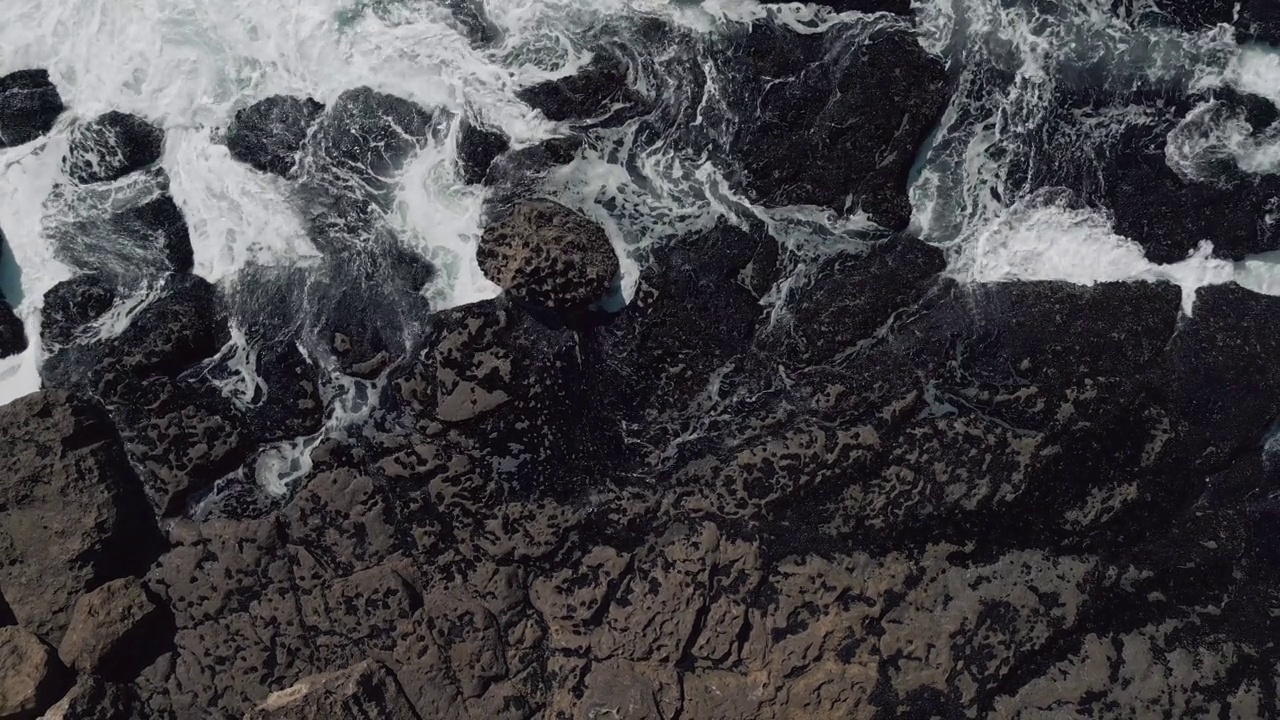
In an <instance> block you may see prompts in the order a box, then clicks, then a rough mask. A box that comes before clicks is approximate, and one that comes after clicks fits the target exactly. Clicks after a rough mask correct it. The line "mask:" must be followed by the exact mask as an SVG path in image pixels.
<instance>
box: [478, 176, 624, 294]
mask: <svg viewBox="0 0 1280 720" xmlns="http://www.w3.org/2000/svg"><path fill="white" fill-rule="evenodd" d="M476 257H477V259H478V260H479V262H480V269H481V270H482V271H483V272H484V274H485V277H487V278H489V279H490V280H492V281H493V282H495V283H497V284H498V285H499V286H501V287H502V289H503V290H505V291H507V292H508V293H509V294H510V295H511V296H512V297H514V298H515V299H516V300H520V301H523V302H527V303H530V304H532V305H537V306H540V307H544V308H548V309H551V310H573V309H581V308H585V307H586V306H588V305H590V304H592V303H594V302H596V301H598V300H600V299H602V298H604V297H605V295H607V294H608V293H609V290H610V288H611V287H612V286H613V281H614V278H615V277H617V275H618V269H619V266H618V256H617V255H616V254H614V252H613V246H612V245H611V244H610V243H609V237H608V236H607V235H606V234H605V231H604V228H602V227H600V226H599V225H597V224H596V223H594V222H592V221H591V220H589V219H587V217H586V216H585V215H583V214H581V213H579V212H576V211H574V210H570V209H569V208H567V207H565V206H563V205H560V204H558V203H554V202H551V201H549V200H530V201H525V202H522V203H520V204H519V205H517V206H516V207H515V208H514V209H513V210H512V211H511V213H510V214H508V215H507V216H506V217H505V218H503V219H502V220H500V221H498V222H496V223H493V224H491V225H490V226H489V227H487V228H485V231H484V235H483V236H482V237H481V238H480V247H479V249H478V250H477V252H476Z"/></svg>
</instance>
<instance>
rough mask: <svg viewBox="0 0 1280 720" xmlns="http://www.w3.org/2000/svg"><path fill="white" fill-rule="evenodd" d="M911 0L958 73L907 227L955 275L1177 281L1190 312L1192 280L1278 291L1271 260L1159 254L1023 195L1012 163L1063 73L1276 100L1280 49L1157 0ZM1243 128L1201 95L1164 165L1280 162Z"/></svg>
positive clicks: (928, 35)
mask: <svg viewBox="0 0 1280 720" xmlns="http://www.w3.org/2000/svg"><path fill="white" fill-rule="evenodd" d="M913 6H914V9H915V11H916V13H917V15H918V16H919V17H920V19H921V25H922V28H921V31H920V36H921V42H922V43H923V44H924V45H925V47H926V48H928V49H930V50H932V51H934V52H937V53H939V54H941V55H942V56H943V57H944V58H945V59H947V60H949V61H950V62H951V63H952V67H953V69H955V70H956V71H957V72H958V74H959V77H958V83H957V90H956V94H955V96H954V98H953V100H952V104H951V107H950V108H949V110H948V112H947V116H946V117H945V118H944V120H943V122H942V124H941V129H940V131H939V132H938V133H937V135H936V136H935V138H934V143H933V145H932V146H931V147H929V148H926V149H925V151H924V153H923V160H922V162H921V163H920V167H919V170H918V173H917V175H916V177H915V179H914V181H913V183H912V186H911V201H912V207H913V218H912V229H913V231H914V232H916V233H918V234H919V235H920V236H921V237H923V238H925V239H927V240H930V241H932V242H935V243H938V244H940V245H943V246H945V247H947V248H948V249H949V251H950V253H951V258H952V260H951V268H950V272H951V274H953V275H954V276H956V277H958V278H961V279H964V280H968V281H974V282H992V281H1001V280H1017V279H1021V280H1032V279H1035V280H1065V281H1068V282H1074V283H1081V284H1092V283H1095V282H1103V281H1108V280H1163V281H1170V282H1174V283H1177V284H1178V285H1180V286H1181V287H1182V289H1183V297H1184V307H1185V308H1186V309H1187V310H1188V311H1190V309H1191V303H1192V302H1193V299H1194V297H1195V292H1196V290H1197V289H1198V288H1200V287H1203V286H1204V285H1207V284H1216V283H1226V282H1232V281H1237V282H1240V283H1242V284H1245V285H1246V286H1248V287H1251V288H1254V289H1256V290H1258V291H1259V292H1265V293H1274V292H1276V291H1277V290H1278V289H1280V281H1277V280H1276V279H1275V278H1277V277H1280V275H1278V272H1280V271H1277V269H1276V268H1277V264H1276V262H1275V260H1274V259H1273V258H1268V257H1259V258H1250V259H1247V260H1246V261H1243V262H1240V263H1232V262H1230V261H1224V260H1219V259H1215V258H1212V257H1210V255H1209V252H1210V250H1211V248H1209V247H1207V246H1203V245H1202V246H1201V247H1200V248H1199V249H1197V251H1196V252H1194V253H1193V254H1192V255H1191V256H1190V257H1188V258H1187V259H1185V260H1183V261H1181V262H1178V263H1173V264H1169V265H1157V264H1155V263H1152V262H1150V261H1148V260H1147V259H1146V258H1145V257H1144V256H1143V253H1142V249H1141V248H1140V247H1139V246H1138V245H1137V244H1135V243H1133V242H1130V241H1129V240H1128V239H1126V238H1123V237H1119V236H1117V235H1116V234H1115V233H1114V232H1113V231H1112V229H1111V222H1110V218H1108V217H1106V216H1105V214H1103V213H1100V212H1098V211H1091V210H1084V209H1079V208H1078V207H1076V206H1075V204H1074V203H1073V202H1072V201H1071V198H1070V197H1069V195H1064V194H1063V193H1062V192H1051V191H1050V192H1045V191H1040V192H1035V193H1032V194H1031V195H1024V194H1023V193H1022V191H1021V188H1020V186H1019V185H1018V183H1019V182H1021V181H1022V180H1023V178H1022V177H1020V176H1019V175H1018V174H1017V173H1010V171H1009V167H1010V163H1009V158H1010V157H1011V156H1013V157H1016V156H1017V155H1018V154H1019V153H1022V154H1024V155H1032V154H1034V153H1035V152H1036V151H1037V150H1038V148H1036V147H1034V146H1033V145H1031V144H1029V143H1033V142H1038V140H1036V138H1035V136H1034V135H1031V134H1029V133H1028V129H1029V128H1033V127H1035V119H1036V118H1038V117H1040V116H1041V115H1042V114H1044V113H1047V112H1053V111H1054V102H1055V101H1054V97H1053V94H1052V91H1053V88H1054V83H1056V82H1059V78H1060V77H1062V76H1064V75H1065V74H1076V75H1081V74H1083V75H1085V76H1087V77H1095V76H1096V78H1097V82H1102V81H1103V80H1105V81H1106V82H1108V83H1125V82H1129V83H1133V84H1134V85H1135V86H1137V84H1138V83H1140V82H1148V81H1166V82H1176V83H1180V84H1181V85H1182V86H1184V87H1186V88H1188V89H1189V90H1201V91H1203V90H1206V89H1210V88H1213V87H1217V86H1220V85H1224V84H1228V85H1233V86H1235V87H1237V88H1238V89H1240V90H1242V91H1245V92H1252V93H1257V94H1260V95H1263V96H1265V97H1269V98H1271V99H1272V100H1273V101H1280V93H1278V92H1277V90H1276V87H1278V86H1280V85H1277V83H1276V82H1275V81H1276V80H1277V79H1280V55H1278V54H1277V53H1276V51H1275V50H1273V49H1269V48H1258V47H1244V48H1241V47H1239V46H1237V45H1236V44H1235V42H1234V39H1233V37H1232V35H1231V32H1230V30H1229V29H1228V28H1226V27H1219V28H1213V29H1210V30H1206V31H1203V32H1199V33H1184V32H1180V31H1178V30H1176V29H1171V28H1168V27H1166V26H1164V25H1162V24H1161V23H1160V22H1159V20H1160V18H1159V17H1158V9H1157V8H1156V7H1155V5H1154V4H1153V3H1151V2H1138V3H1135V5H1134V7H1133V11H1132V13H1131V14H1130V15H1128V16H1125V15H1122V14H1118V13H1116V12H1115V11H1114V10H1113V9H1112V8H1110V7H1107V4H1106V3H1096V2H1092V1H1091V0H1064V1H1063V2H1057V3H1046V4H1037V3H1018V4H1014V5H1010V4H1008V3H1000V2H995V1H994V0H976V1H974V2H959V1H958V0H916V1H915V2H913ZM975 68H986V69H987V70H985V71H982V72H979V71H978V70H975ZM992 68H994V69H996V70H997V72H994V73H993V72H991V71H990V69H992ZM1002 73H1004V74H1003V75H1002ZM1141 119H1142V117H1141V115H1140V110H1139V108H1137V107H1136V106H1133V107H1130V108H1121V109H1120V110H1119V111H1118V112H1116V113H1114V114H1112V115H1110V116H1107V115H1101V116H1100V117H1098V118H1097V119H1096V121H1095V122H1094V123H1093V124H1086V125H1084V126H1083V128H1084V130H1083V131H1084V132H1088V133H1094V134H1096V135H1097V136H1098V137H1101V136H1103V135H1104V134H1110V133H1118V132H1119V131H1120V130H1121V129H1122V128H1123V127H1125V126H1126V125H1128V124H1129V123H1132V122H1135V121H1140V120H1141ZM1248 132H1249V129H1248V126H1247V124H1245V123H1243V122H1242V121H1241V120H1240V119H1239V118H1235V117H1231V116H1229V115H1226V114H1223V113H1219V112H1217V111H1216V109H1215V108H1214V107H1213V106H1212V103H1206V104H1204V105H1202V107H1201V108H1198V109H1197V110H1196V111H1194V112H1193V113H1192V114H1191V116H1189V117H1188V118H1187V119H1186V120H1185V121H1184V122H1183V123H1182V125H1181V126H1180V127H1179V128H1178V129H1177V130H1175V132H1174V133H1173V134H1172V135H1171V137H1170V143H1169V153H1168V154H1169V164H1170V166H1171V167H1173V168H1174V169H1175V170H1177V171H1178V172H1179V173H1180V174H1181V175H1183V176H1184V177H1188V178H1197V177H1199V176H1201V175H1202V174H1203V172H1204V171H1205V168H1209V167H1212V166H1213V163H1215V162H1219V161H1220V160H1221V159H1222V158H1228V159H1234V161H1235V162H1236V163H1237V164H1238V165H1239V167H1240V168H1241V169H1244V170H1246V171H1249V172H1275V171H1276V170H1277V169H1280V139H1276V138H1264V139H1263V140H1261V141H1258V140H1256V139H1250V138H1249V137H1248ZM1085 139H1086V138H1083V137H1082V138H1079V139H1078V140H1075V141H1076V142H1079V141H1083V140H1085Z"/></svg>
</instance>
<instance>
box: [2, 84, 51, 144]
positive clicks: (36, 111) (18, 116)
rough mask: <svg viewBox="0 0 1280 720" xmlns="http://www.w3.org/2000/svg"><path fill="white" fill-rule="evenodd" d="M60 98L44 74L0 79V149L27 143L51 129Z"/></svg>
mask: <svg viewBox="0 0 1280 720" xmlns="http://www.w3.org/2000/svg"><path fill="white" fill-rule="evenodd" d="M62 110H63V105H62V98H61V97H60V96H59V95H58V89H57V88H56V87H54V85H53V83H52V82H50V81H49V73H48V71H46V70H19V71H17V72H14V73H9V74H8V75H5V76H4V77H0V148H7V147H13V146H15V145H22V144H24V143H29V142H31V141H32V140H35V139H36V138H38V137H40V136H41V135H44V134H45V133H47V132H49V130H51V129H52V128H53V123H54V121H55V120H57V119H58V115H60V114H62Z"/></svg>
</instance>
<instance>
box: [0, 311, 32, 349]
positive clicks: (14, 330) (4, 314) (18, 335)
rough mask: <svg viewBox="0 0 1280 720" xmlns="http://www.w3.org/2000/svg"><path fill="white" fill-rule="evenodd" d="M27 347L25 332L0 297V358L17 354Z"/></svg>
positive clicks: (14, 314) (20, 321)
mask: <svg viewBox="0 0 1280 720" xmlns="http://www.w3.org/2000/svg"><path fill="white" fill-rule="evenodd" d="M26 349H27V333H26V330H25V329H23V327H22V320H21V319H20V318H19V317H18V316H17V314H16V313H14V311H13V308H11V307H9V304H8V303H7V302H5V301H4V300H3V299H0V358H6V357H10V356H12V355H17V354H18V353H20V352H22V351H23V350H26Z"/></svg>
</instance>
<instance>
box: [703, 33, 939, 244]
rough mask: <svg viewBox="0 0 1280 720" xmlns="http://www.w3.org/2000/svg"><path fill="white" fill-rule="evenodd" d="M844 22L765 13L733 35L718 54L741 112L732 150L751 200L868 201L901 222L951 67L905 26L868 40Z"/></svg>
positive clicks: (888, 221)
mask: <svg viewBox="0 0 1280 720" xmlns="http://www.w3.org/2000/svg"><path fill="white" fill-rule="evenodd" d="M845 27H846V26H843V25H837V26H835V27H833V28H832V29H830V30H827V31H826V32H824V33H815V34H800V33H796V32H793V31H791V30H788V29H785V28H782V27H778V26H775V25H772V24H756V25H753V26H751V28H750V31H749V32H740V33H738V34H737V35H734V36H733V37H732V39H731V40H730V42H731V44H730V46H729V47H726V48H723V49H721V50H720V51H719V52H718V55H719V56H720V57H718V58H717V62H719V63H722V64H723V68H722V72H723V73H724V74H725V75H726V76H727V77H728V78H730V83H731V84H730V86H729V87H728V88H727V89H726V91H725V92H726V99H725V102H726V103H727V110H728V112H729V113H730V116H731V117H732V118H735V119H738V120H739V121H738V122H737V123H735V124H734V125H733V126H732V128H733V130H732V136H731V137H728V138H727V142H728V147H727V148H726V150H725V152H727V153H729V156H730V157H734V158H736V159H737V161H738V162H739V163H740V167H739V168H737V169H738V170H739V171H740V172H739V173H738V174H737V177H736V180H737V182H738V184H740V185H741V186H742V188H743V189H744V190H745V191H746V192H747V194H748V196H749V197H751V199H752V200H753V201H756V202H759V203H762V204H764V205H767V206H771V207H777V206H782V205H796V204H807V205H819V206H823V207H828V208H831V209H832V210H835V211H836V212H838V213H844V212H850V211H853V210H856V209H858V208H861V209H862V210H863V211H865V212H866V213H867V215H868V216H869V217H870V218H871V220H873V221H875V222H876V223H878V224H880V225H882V226H884V227H887V228H890V229H893V230H901V229H904V228H905V227H906V226H907V223H908V221H909V220H910V214H911V208H910V204H909V202H908V200H907V195H906V193H907V179H908V174H909V172H910V170H911V166H912V164H913V163H914V161H915V157H916V153H917V152H918V151H919V150H920V147H921V145H923V143H924V141H925V139H926V138H927V137H928V135H929V133H930V132H931V131H932V130H933V127H934V125H935V124H936V123H937V121H938V119H939V118H940V117H941V116H942V113H943V111H944V110H945V109H946V106H947V101H948V82H947V73H946V68H945V67H944V66H943V63H942V61H941V60H939V59H938V58H936V57H931V56H930V55H928V54H927V53H926V52H925V51H924V50H923V49H922V48H921V47H920V45H919V43H917V42H916V40H915V38H913V37H912V36H911V35H909V34H907V33H899V32H892V33H880V34H876V35H873V36H872V37H870V38H868V39H866V40H861V39H859V37H858V35H857V34H855V33H853V32H851V31H849V30H847V29H845ZM746 118H750V121H749V122H747V121H745V119H746Z"/></svg>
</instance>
